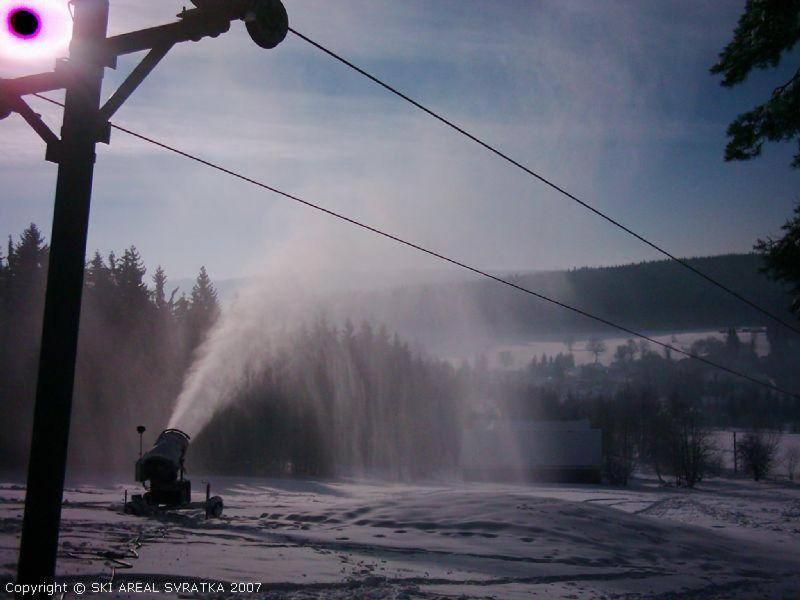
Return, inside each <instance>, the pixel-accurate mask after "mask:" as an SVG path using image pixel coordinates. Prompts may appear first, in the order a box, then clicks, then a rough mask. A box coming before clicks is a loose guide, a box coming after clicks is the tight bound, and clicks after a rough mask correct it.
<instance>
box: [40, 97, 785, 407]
mask: <svg viewBox="0 0 800 600" xmlns="http://www.w3.org/2000/svg"><path fill="white" fill-rule="evenodd" d="M33 95H34V96H36V97H37V98H41V99H42V100H46V101H47V102H50V103H51V104H55V105H57V106H62V107H63V106H64V104H63V103H61V102H58V101H56V100H51V99H50V98H47V97H46V96H42V95H41V94H33ZM111 127H113V128H114V129H117V130H119V131H122V132H123V133H127V134H128V135H130V136H133V137H135V138H139V139H140V140H143V141H145V142H148V143H150V144H153V145H155V146H158V147H159V148H163V149H164V150H169V151H170V152H173V153H175V154H178V155H179V156H183V157H184V158H188V159H189V160H193V161H195V162H197V163H200V164H201V165H205V166H206V167H210V168H212V169H215V170H217V171H220V172H222V173H225V174H226V175H230V176H231V177H235V178H236V179H240V180H242V181H245V182H247V183H250V184H252V185H255V186H257V187H260V188H263V189H265V190H268V191H270V192H272V193H274V194H278V195H279V196H283V197H284V198H288V199H289V200H294V201H295V202H299V203H300V204H303V205H305V206H307V207H309V208H313V209H314V210H318V211H320V212H323V213H325V214H327V215H330V216H332V217H336V218H337V219H340V220H342V221H345V222H347V223H350V224H351V225H355V226H356V227H360V228H361V229H366V230H367V231H370V232H372V233H375V234H377V235H380V236H382V237H385V238H387V239H390V240H392V241H394V242H397V243H398V244H402V245H404V246H408V247H409V248H412V249H414V250H417V251H419V252H423V253H425V254H428V255H430V256H433V257H434V258H438V259H439V260H442V261H445V262H448V263H450V264H452V265H455V266H457V267H460V268H462V269H466V270H467V271H470V272H472V273H475V274H476V275H480V276H481V277H486V278H487V279H491V280H493V281H496V282H497V283H502V284H503V285H507V286H509V287H512V288H514V289H516V290H519V291H520V292H524V293H526V294H529V295H531V296H534V297H536V298H539V299H540V300H544V301H546V302H549V303H551V304H554V305H556V306H560V307H561V308H565V309H567V310H569V311H572V312H574V313H576V314H579V315H581V316H583V317H586V318H587V319H592V320H593V321H596V322H598V323H601V324H603V325H607V326H609V327H613V328H614V329H617V330H619V331H622V332H624V333H627V334H628V335H632V336H634V337H638V338H641V339H643V340H646V341H648V342H650V343H652V344H655V345H657V346H661V347H662V348H666V349H668V350H670V351H672V352H677V353H679V354H683V355H684V356H687V357H689V358H692V359H694V360H698V361H700V362H702V363H705V364H707V365H709V366H711V367H715V368H717V369H720V370H721V371H725V372H726V373H729V374H730V375H735V376H737V377H740V378H742V379H746V380H748V381H750V382H752V383H755V384H758V385H760V386H763V387H766V388H769V389H771V390H773V391H775V392H779V393H781V394H785V395H787V396H792V397H794V398H796V399H798V400H800V394H796V393H794V392H789V391H787V390H784V389H782V388H780V387H778V386H777V385H775V384H773V383H770V382H767V381H762V380H761V379H757V378H755V377H753V376H751V375H747V374H746V373H742V372H741V371H737V370H735V369H731V368H730V367H726V366H725V365H721V364H719V363H716V362H714V361H712V360H709V359H707V358H704V357H702V356H699V355H697V354H693V353H692V352H689V351H688V350H684V349H682V348H678V347H677V346H673V345H671V344H667V343H665V342H660V341H658V340H657V339H655V338H652V337H650V336H648V335H645V334H644V333H639V332H638V331H634V330H633V329H629V328H627V327H625V326H624V325H618V324H617V323H614V322H613V321H609V320H608V319H604V318H603V317H598V316H597V315H593V314H592V313H590V312H587V311H585V310H582V309H580V308H577V307H575V306H572V305H570V304H566V303H565V302H561V301H559V300H555V299H553V298H550V297H548V296H545V295H544V294H540V293H539V292H535V291H533V290H530V289H528V288H525V287H522V286H521V285H518V284H516V283H513V282H512V281H509V280H508V279H503V278H502V277H498V276H497V275H492V274H491V273H488V272H486V271H483V270H481V269H479V268H477V267H473V266H470V265H468V264H466V263H463V262H461V261H459V260H456V259H454V258H450V257H448V256H445V255H444V254H439V253H438V252H436V251H434V250H430V249H428V248H425V247H424V246H420V245H419V244H415V243H414V242H409V241H407V240H404V239H403V238H401V237H398V236H396V235H394V234H391V233H388V232H386V231H383V230H381V229H378V228H377V227H373V226H371V225H367V224H366V223H363V222H361V221H358V220H356V219H352V218H350V217H348V216H346V215H343V214H341V213H338V212H335V211H333V210H330V209H328V208H325V207H323V206H320V205H319V204H314V203H313V202H309V201H308V200H304V199H303V198H300V197H299V196H294V195H293V194H290V193H288V192H284V191H283V190H280V189H278V188H276V187H272V186H271V185H268V184H266V183H263V182H261V181H258V180H256V179H252V178H250V177H247V176H246V175H242V174H241V173H237V172H236V171H232V170H231V169H228V168H226V167H223V166H221V165H218V164H216V163H213V162H211V161H208V160H205V159H204V158H200V157H199V156H196V155H194V154H190V153H188V152H185V151H183V150H180V149H178V148H176V147H174V146H170V145H168V144H165V143H164V142H159V141H158V140H155V139H153V138H151V137H147V136H146V135H143V134H141V133H137V132H135V131H132V130H130V129H127V128H125V127H122V126H120V125H116V124H115V123H111Z"/></svg>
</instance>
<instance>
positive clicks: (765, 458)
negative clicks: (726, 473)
mask: <svg viewBox="0 0 800 600" xmlns="http://www.w3.org/2000/svg"><path fill="white" fill-rule="evenodd" d="M779 442H780V434H779V433H777V432H765V431H751V432H750V433H747V434H746V435H745V436H744V438H743V439H742V441H741V442H739V444H738V445H737V449H736V451H737V452H738V454H739V464H741V465H742V470H743V471H744V472H745V473H748V474H749V475H751V476H752V477H753V479H754V480H755V481H759V480H761V479H763V478H765V477H767V476H768V475H769V474H770V473H771V472H772V469H773V468H774V467H775V462H776V458H777V454H778V443H779Z"/></svg>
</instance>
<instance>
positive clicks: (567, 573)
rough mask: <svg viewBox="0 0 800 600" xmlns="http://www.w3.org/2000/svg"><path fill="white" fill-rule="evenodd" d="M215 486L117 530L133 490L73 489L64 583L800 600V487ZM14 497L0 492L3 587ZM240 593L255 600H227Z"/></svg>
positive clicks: (334, 594)
mask: <svg viewBox="0 0 800 600" xmlns="http://www.w3.org/2000/svg"><path fill="white" fill-rule="evenodd" d="M195 481H196V485H197V484H199V479H197V478H195ZM214 483H215V493H218V494H220V495H222V496H223V497H224V499H225V504H226V509H225V515H224V516H223V518H222V519H219V520H210V521H206V520H205V519H204V518H203V516H202V515H201V514H198V513H172V514H168V515H164V516H163V517H161V518H159V519H146V518H137V517H131V516H127V515H124V514H121V512H120V510H119V509H120V508H121V500H122V494H123V489H125V487H127V488H128V489H129V490H130V491H135V490H136V488H135V486H133V485H129V486H121V485H109V486H97V485H77V486H74V487H70V488H69V491H68V492H67V494H66V499H67V502H66V503H65V507H64V513H63V527H62V531H63V533H62V547H61V551H60V559H59V569H60V575H62V576H63V577H64V578H65V579H66V580H67V581H68V582H71V583H74V582H76V581H79V580H80V581H83V582H86V583H87V584H89V585H91V583H93V582H97V583H99V582H108V581H112V584H113V585H112V590H113V591H112V593H104V594H98V595H97V597H107V598H112V597H120V596H129V597H132V598H140V599H142V598H145V597H156V598H169V597H190V596H191V595H192V594H191V591H192V589H198V590H200V589H202V587H201V584H202V583H204V582H221V583H222V584H223V588H224V591H223V592H222V593H220V592H219V587H218V586H217V587H214V589H213V590H212V589H209V588H208V587H206V588H205V590H206V592H208V593H204V594H198V595H202V596H209V595H211V596H215V597H235V598H243V597H248V596H252V597H269V598H315V597H323V598H346V597H359V598H439V597H454V598H459V597H465V598H486V597H495V598H531V597H542V598H607V597H610V598H617V597H621V598H639V597H646V598H650V597H665V598H673V597H674V598H784V597H785V598H797V597H800V487H788V486H782V485H777V484H770V483H767V484H755V483H752V482H745V481H729V480H715V481H711V482H708V483H705V484H704V485H702V486H701V489H699V490H694V491H690V490H680V489H674V488H659V487H657V486H655V485H654V484H652V483H651V482H646V481H645V482H640V483H639V484H638V485H636V486H634V487H632V488H627V489H625V488H622V489H617V488H607V487H599V486H569V485H538V486H530V487H525V486H511V485H496V484H448V485H443V484H442V485H404V484H385V483H369V482H323V481H319V482H316V481H293V480H276V479H270V480H263V479H221V478H214ZM198 487H199V486H198ZM23 496H24V489H23V488H21V487H20V486H17V485H13V484H4V485H0V579H3V588H5V584H6V582H7V581H9V579H10V578H11V577H13V573H14V568H15V562H16V553H17V548H18V543H19V529H20V522H21V515H22V500H23ZM198 499H200V498H199V497H198ZM112 559H115V560H112ZM112 577H113V579H112ZM178 581H180V582H183V583H187V584H190V585H189V587H186V586H184V587H183V588H182V589H180V588H179V589H178V590H177V591H176V588H175V585H174V584H176V583H177V582H178ZM233 582H259V583H261V586H260V590H259V592H258V594H248V593H247V590H246V588H243V589H242V590H240V592H244V593H231V591H230V584H231V583H233ZM135 585H138V586H139V588H138V589H139V590H143V592H142V593H130V594H120V593H119V590H120V589H121V586H122V589H126V588H127V587H128V586H135ZM130 589H133V588H130ZM251 589H252V588H251ZM187 592H188V593H187ZM90 596H91V595H90V594H86V595H84V596H83V597H90ZM66 597H68V598H69V597H73V598H74V597H75V596H74V594H67V596H66Z"/></svg>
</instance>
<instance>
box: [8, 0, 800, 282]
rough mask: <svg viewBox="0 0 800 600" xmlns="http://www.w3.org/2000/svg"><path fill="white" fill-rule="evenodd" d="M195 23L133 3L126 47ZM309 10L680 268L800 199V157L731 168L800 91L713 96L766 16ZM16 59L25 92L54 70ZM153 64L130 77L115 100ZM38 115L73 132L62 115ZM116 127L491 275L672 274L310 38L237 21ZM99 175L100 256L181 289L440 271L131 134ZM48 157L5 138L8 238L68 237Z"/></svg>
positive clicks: (186, 50) (373, 6)
mask: <svg viewBox="0 0 800 600" xmlns="http://www.w3.org/2000/svg"><path fill="white" fill-rule="evenodd" d="M182 4H183V3H182V2H180V1H173V0H135V1H134V0H112V1H111V6H112V16H111V19H112V23H111V30H112V33H120V32H123V31H126V30H129V29H133V28H137V27H143V26H148V25H155V24H159V23H162V22H167V21H170V20H172V19H173V17H174V15H175V13H176V12H177V11H178V10H179V9H180V7H181V5H182ZM187 4H188V2H187ZM286 5H287V9H288V12H289V18H290V22H291V23H292V25H293V26H294V27H295V28H296V29H298V30H300V31H302V32H303V33H305V34H307V35H308V36H310V37H312V38H314V39H316V40H318V41H319V42H321V43H323V44H325V45H327V46H329V47H331V48H333V49H335V50H336V51H339V52H341V53H342V54H344V55H345V56H347V57H349V58H351V59H352V60H354V61H355V62H357V63H358V64H360V65H363V66H364V67H365V68H367V69H368V70H371V71H372V72H374V73H375V74H377V75H379V76H381V77H383V78H385V79H386V80H388V81H390V82H392V83H394V84H396V85H397V86H398V87H400V88H401V89H402V90H404V91H406V92H408V93H409V94H410V95H412V96H414V97H416V98H418V99H420V100H421V101H423V102H425V103H428V104H429V105H430V106H431V107H433V108H435V109H436V110H440V111H441V112H443V113H444V114H446V115H448V116H449V117H451V118H452V119H454V120H455V121H456V122H458V123H460V124H462V125H463V126H465V127H466V128H468V129H470V130H471V131H473V132H475V133H476V134H477V135H479V136H481V137H483V138H484V139H486V140H488V141H489V142H491V143H493V144H496V145H498V146H499V147H501V148H503V149H505V150H506V151H507V152H508V153H510V154H511V155H512V156H514V157H517V158H518V159H520V160H521V161H522V162H523V163H525V164H527V165H530V166H531V167H532V168H533V169H534V170H537V171H539V172H541V173H542V174H543V175H545V176H547V177H549V178H551V179H553V180H554V181H556V182H558V183H559V184H560V185H562V186H564V187H566V188H567V189H568V190H570V191H572V192H573V193H575V194H576V195H578V196H580V197H581V198H583V199H585V200H586V201H588V202H590V203H591V204H593V205H594V206H597V207H598V208H600V209H602V210H604V211H607V212H608V213H610V214H611V215H613V216H615V217H617V218H619V219H620V220H622V221H623V222H624V223H626V224H628V225H629V226H631V227H632V228H634V229H636V230H638V231H640V232H641V233H643V234H644V235H646V236H649V237H651V238H652V239H653V240H655V241H657V242H658V243H660V244H663V245H664V246H666V247H667V248H669V249H670V250H672V251H674V252H676V253H678V254H680V255H704V254H714V253H720V252H727V251H743V250H748V249H749V248H750V247H751V246H752V243H753V241H754V240H755V239H756V238H757V237H759V236H764V235H768V234H771V233H776V232H777V230H778V228H779V226H780V225H781V224H782V223H783V221H784V220H785V219H786V218H787V217H788V215H789V213H790V211H791V208H792V206H793V203H794V202H795V201H796V200H797V199H798V193H797V189H798V185H797V184H798V182H799V181H800V173H798V172H796V171H792V170H791V169H790V167H789V161H790V160H791V154H792V151H793V150H794V146H792V145H788V144H783V145H780V146H778V145H770V146H767V147H766V151H765V155H764V156H763V157H762V158H761V159H758V160H756V161H751V162H747V163H733V164H731V163H724V162H723V160H722V152H723V147H724V145H725V128H726V126H727V124H728V123H729V122H730V120H731V119H732V118H734V117H735V116H736V115H737V114H738V113H740V112H742V111H744V110H746V109H749V108H751V107H752V106H753V105H754V104H755V103H756V102H757V101H759V100H761V99H763V98H765V97H766V96H767V95H768V94H769V92H770V91H771V90H772V89H773V88H774V87H775V86H776V85H778V84H779V83H782V82H783V80H784V79H786V78H788V74H789V68H788V67H787V68H785V69H783V70H781V71H780V72H777V73H772V72H765V73H759V74H758V75H757V76H755V77H752V78H751V80H749V81H748V82H747V84H746V85H745V86H742V87H741V89H738V88H737V89H734V90H727V89H723V88H721V87H720V86H719V85H718V81H717V79H715V78H713V77H712V76H711V75H709V73H708V68H709V67H710V66H711V64H713V62H714V60H715V58H716V56H717V53H718V52H719V50H720V49H721V48H722V47H723V46H724V44H725V43H726V42H727V40H728V39H729V37H730V35H731V32H732V30H733V27H734V25H735V23H736V20H737V18H738V16H739V14H740V12H741V10H742V8H743V5H744V2H743V1H737V2H720V1H715V2H697V1H691V2H689V1H687V2H679V3H667V2H661V1H655V0H654V1H651V2H644V1H640V0H636V1H631V2H589V1H588V0H585V1H583V2H571V1H564V0H559V1H552V2H534V1H532V0H528V1H519V2H512V1H499V0H498V1H495V2H486V1H485V0H484V1H481V2H473V1H467V0H451V1H446V0H437V1H433V0H429V1H426V2H423V1H406V2H388V1H386V2H379V1H377V0H363V1H347V2H345V1H337V2H324V1H322V0H318V1H312V0H286ZM795 58H796V56H795ZM0 61H2V62H0V75H5V76H10V75H15V74H22V73H25V72H35V71H37V70H40V69H42V68H46V67H47V65H48V63H47V62H46V63H45V64H44V66H43V65H42V64H32V63H31V64H12V63H11V61H9V60H8V59H5V58H4V59H0ZM48 62H49V61H48ZM794 62H796V60H795V61H794ZM133 64H134V61H133V60H131V59H130V58H129V59H126V60H123V61H121V63H120V66H119V69H118V70H117V71H116V72H113V71H109V72H108V76H107V79H106V93H107V94H109V93H110V91H111V90H112V86H113V85H114V84H115V83H117V82H119V81H120V80H121V78H122V76H123V75H124V74H125V73H126V72H127V71H128V70H129V69H130V68H131V67H132V65H133ZM795 67H796V65H795ZM31 103H32V104H33V105H34V106H35V107H36V109H37V110H40V111H41V112H43V114H45V116H46V117H47V118H48V119H49V121H50V123H51V124H53V126H54V129H56V130H58V123H59V119H58V115H57V112H56V111H54V110H52V109H51V108H50V107H48V106H46V105H44V104H43V103H42V102H41V101H39V100H36V99H32V100H31ZM115 120H116V121H117V122H118V123H120V124H122V125H124V126H127V127H130V128H132V129H135V130H137V131H140V132H142V133H145V134H147V135H150V136H152V137H155V138H158V139H161V140H164V141H166V142H169V143H171V144H175V145H177V146H179V147H181V148H183V149H185V150H187V151H190V152H194V153H197V154H199V155H201V156H203V157H206V158H208V159H210V160H214V161H219V162H221V163H223V164H224V165H226V166H229V167H231V168H234V169H237V170H241V171H242V172H243V173H245V174H247V175H249V176H252V177H254V178H258V179H261V180H263V181H265V182H267V183H269V184H271V185H275V186H278V187H281V188H283V189H285V190H286V191H289V192H291V193H294V194H299V195H302V196H304V197H307V198H308V199H309V200H312V201H314V202H317V203H320V204H323V205H325V206H327V207H330V208H333V209H335V210H340V211H342V212H345V213H347V214H349V215H352V216H354V217H356V218H359V219H363V220H365V221H367V222H370V223H372V224H374V225H376V226H379V227H384V228H386V229H388V230H390V231H392V232H394V233H396V234H398V235H401V236H405V237H408V238H410V239H411V240H413V241H417V242H419V243H422V244H426V245H429V246H431V247H433V248H434V249H436V250H438V251H440V252H443V253H446V254H451V255H453V256H455V257H457V258H461V259H463V260H465V261H469V262H472V263H474V264H476V265H477V266H479V267H483V268H488V269H502V270H508V269H511V270H531V269H545V268H560V267H569V266H579V265H584V264H608V263H620V262H627V261H633V260H641V259H645V258H655V257H656V255H655V254H654V253H653V252H651V251H648V250H647V249H646V248H645V247H644V246H642V244H641V243H639V242H636V241H635V240H633V239H631V238H629V237H626V235H625V234H623V233H622V232H620V231H619V230H616V229H614V228H612V227H611V226H610V225H608V224H607V223H605V222H603V221H601V220H600V219H598V218H597V217H595V216H592V215H591V214H589V213H588V212H586V211H585V210H584V209H582V208H580V207H578V206H577V205H575V204H573V203H572V202H571V201H569V200H567V199H565V198H563V197H562V196H559V195H558V194H557V193H555V192H553V191H551V190H549V189H548V188H546V187H544V186H543V185H542V184H540V183H538V182H536V181H534V180H532V179H530V178H529V177H527V176H525V175H524V174H522V173H521V172H519V171H517V170H515V169H513V168H511V167H510V166H509V165H507V164H505V163H503V162H502V161H500V160H498V159H496V158H495V157H493V156H491V155H490V154H488V153H487V152H486V151H485V150H483V149H481V148H480V147H478V146H476V145H475V144H473V143H471V142H469V141H468V140H466V139H464V138H462V137H460V136H458V135H457V134H455V133H454V132H453V131H451V130H449V129H447V128H446V127H444V126H442V125H441V124H439V123H437V122H436V121H434V120H433V119H431V118H430V117H428V116H426V115H424V114H422V113H420V112H419V111H417V110H416V109H414V108H413V107H411V106H410V105H408V104H406V103H404V102H402V101H400V100H399V99H397V98H395V97H393V96H390V95H389V94H387V93H386V92H385V91H383V90H382V89H380V88H378V87H377V86H375V85H374V84H372V83H371V82H369V81H367V80H365V79H363V78H362V77H360V76H359V75H357V74H356V73H354V72H353V71H351V70H349V69H347V68H345V67H344V66H342V65H341V64H339V63H336V62H334V61H332V60H331V59H330V58H328V57H326V56H325V55H323V54H322V53H320V52H319V51H317V50H315V49H314V48H312V47H310V46H308V45H307V44H306V43H305V42H302V41H301V40H299V39H297V38H295V37H294V36H292V35H291V34H290V35H289V36H288V37H287V39H286V41H284V42H283V43H282V44H281V45H280V46H278V48H277V49H275V50H272V51H265V50H262V49H260V48H258V47H257V46H255V44H253V43H252V42H251V41H250V39H249V37H248V36H247V34H246V32H245V31H244V28H243V26H242V25H241V24H240V23H236V24H234V26H233V27H232V29H231V31H230V32H229V33H228V34H226V35H224V36H222V37H221V38H217V39H206V40H204V41H202V42H199V43H185V44H182V45H181V46H180V47H178V48H175V49H173V51H172V52H171V53H170V54H169V55H168V57H167V58H166V59H165V60H164V61H163V62H162V64H161V65H159V67H158V68H157V70H156V71H155V72H154V73H153V74H152V75H151V76H150V78H149V79H148V80H147V81H146V82H145V84H144V85H143V86H142V87H141V88H140V89H139V90H138V91H137V93H136V94H135V95H134V96H133V97H132V98H131V99H130V100H129V101H128V103H127V105H126V106H125V107H123V108H122V109H121V111H120V112H119V113H118V114H117V116H116V117H115ZM98 155H99V156H98V161H97V169H96V173H95V193H94V203H93V207H92V221H91V231H90V240H89V249H90V251H93V250H94V249H99V250H101V252H103V253H104V254H105V253H107V252H108V251H109V250H112V249H114V250H119V249H120V248H122V247H125V246H127V245H129V244H136V245H137V246H138V247H139V249H140V251H141V253H142V255H143V257H144V259H145V261H146V263H147V264H148V265H149V266H151V267H154V266H155V265H156V264H157V263H161V264H162V265H164V267H165V268H166V270H167V273H168V274H169V275H170V276H172V277H173V278H179V277H187V276H192V275H193V274H194V273H196V272H197V270H198V269H199V267H200V266H201V265H206V266H207V267H208V270H209V272H210V274H211V276H212V277H213V278H215V279H222V278H226V277H235V276H241V275H245V274H248V273H252V272H254V271H258V270H260V269H262V266H261V265H262V264H266V263H268V262H269V261H270V260H274V259H275V257H276V256H280V257H282V258H283V259H285V260H287V261H288V264H290V265H292V266H294V265H298V266H299V265H307V264H315V265H317V266H318V267H320V268H324V269H333V268H335V265H339V264H344V265H346V266H347V267H348V268H350V269H356V270H359V271H362V272H368V271H369V270H370V269H374V268H384V269H386V268H389V269H392V268H397V269H408V268H414V269H416V268H429V267H437V265H436V263H435V262H433V261H432V259H429V258H425V257H420V258H418V257H415V256H413V254H412V253H411V251H409V250H406V249H402V248H393V247H392V246H391V244H390V243H389V242H386V241H382V240H380V239H378V240H372V239H371V238H370V234H367V233H365V232H361V231H358V230H351V229H350V228H349V227H348V226H347V225H344V224H340V223H337V222H336V221H334V220H332V219H330V218H329V217H326V216H322V215H318V214H316V213H314V212H312V211H310V210H308V209H306V208H303V207H302V206H299V205H295V204H294V203H292V202H290V201H288V200H285V199H283V198H280V197H277V196H274V195H272V194H270V193H267V192H265V191H262V190H259V189H257V188H254V187H252V186H249V185H247V184H244V183H242V182H238V181H236V180H233V179H230V178H229V177H226V176H224V175H222V174H219V173H216V172H214V171H211V170H209V169H207V168H203V167H200V166H198V165H196V164H194V163H192V162H189V161H186V160H185V159H182V158H180V157H177V156H175V155H171V154H169V153H166V152H164V151H162V150H160V149H158V148H156V147H153V146H150V145H147V144H145V143H142V142H140V141H137V140H135V139H132V138H129V137H127V136H125V135H124V134H122V133H120V132H114V133H113V135H112V143H111V146H102V145H101V146H100V147H99V151H98ZM43 156H44V147H43V144H42V142H41V141H40V140H39V139H38V138H37V137H36V135H35V134H34V133H33V132H32V131H30V130H29V129H28V128H27V126H26V125H25V124H24V123H23V122H22V121H21V119H20V118H19V117H17V116H12V117H11V118H9V119H6V120H5V121H2V122H0V233H1V234H3V235H5V234H7V233H14V234H15V235H16V234H18V233H19V231H20V230H21V229H22V228H24V227H25V226H26V224H28V223H29V222H31V221H34V222H36V223H38V224H39V225H41V226H42V228H43V229H44V230H45V231H46V232H47V234H48V235H49V230H50V219H51V213H52V201H53V198H52V196H53V190H54V187H55V174H56V167H55V165H52V164H50V163H46V162H44V160H43ZM298 268H299V267H298ZM151 270H152V269H151Z"/></svg>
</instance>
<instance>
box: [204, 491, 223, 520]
mask: <svg viewBox="0 0 800 600" xmlns="http://www.w3.org/2000/svg"><path fill="white" fill-rule="evenodd" d="M223 508H224V504H223V503H222V498H220V497H219V496H212V497H211V498H209V499H208V501H207V502H206V517H207V518H212V517H213V518H215V519H218V518H219V517H221V516H222V509H223Z"/></svg>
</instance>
